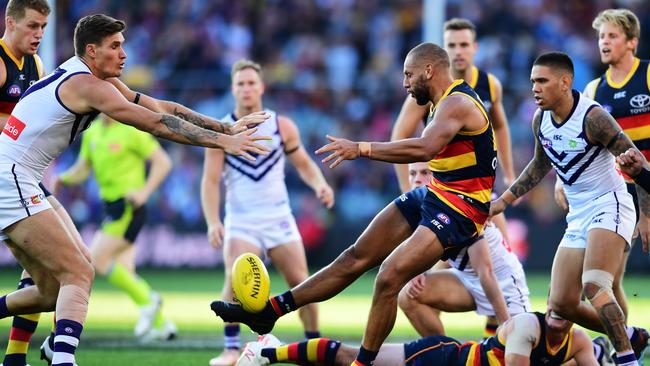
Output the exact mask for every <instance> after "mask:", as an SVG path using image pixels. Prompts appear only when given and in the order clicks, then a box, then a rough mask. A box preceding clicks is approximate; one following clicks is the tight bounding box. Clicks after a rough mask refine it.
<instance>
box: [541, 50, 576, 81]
mask: <svg viewBox="0 0 650 366" xmlns="http://www.w3.org/2000/svg"><path fill="white" fill-rule="evenodd" d="M537 65H540V66H548V67H550V68H553V69H560V70H563V71H566V72H568V73H569V74H571V76H573V61H571V57H569V55H567V54H566V53H564V52H559V51H553V52H546V53H543V54H541V55H539V57H537V58H536V59H535V62H533V66H537Z"/></svg>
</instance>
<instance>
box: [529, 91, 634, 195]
mask: <svg viewBox="0 0 650 366" xmlns="http://www.w3.org/2000/svg"><path fill="white" fill-rule="evenodd" d="M572 94H573V100H574V102H573V109H572V110H571V113H570V114H569V116H568V117H567V119H566V120H565V121H563V122H562V123H557V122H556V121H555V120H554V119H553V117H552V116H551V112H550V111H542V122H541V125H540V129H539V134H538V136H537V138H539V140H540V143H541V144H542V147H543V148H544V152H545V153H546V155H547V156H548V158H549V160H550V161H551V163H552V164H553V166H554V167H555V171H556V172H557V175H558V177H560V179H562V182H563V183H564V190H565V192H566V195H567V199H568V200H569V204H570V205H571V206H573V207H578V206H574V205H581V204H582V203H583V202H585V200H590V199H592V198H595V197H598V196H600V195H602V194H605V193H607V192H609V191H612V190H618V189H625V186H624V184H625V182H624V181H623V177H622V176H621V174H620V173H619V172H618V170H617V169H616V168H615V165H614V156H613V155H612V154H610V153H609V151H608V150H607V149H606V148H605V147H604V146H602V145H594V144H592V143H591V142H589V140H588V139H587V135H586V133H585V131H584V123H585V119H586V116H587V113H589V111H590V110H591V109H592V108H598V107H600V106H599V105H598V103H596V102H594V101H593V100H591V99H589V98H587V97H585V96H584V95H582V94H580V93H579V92H578V91H576V90H573V92H572Z"/></svg>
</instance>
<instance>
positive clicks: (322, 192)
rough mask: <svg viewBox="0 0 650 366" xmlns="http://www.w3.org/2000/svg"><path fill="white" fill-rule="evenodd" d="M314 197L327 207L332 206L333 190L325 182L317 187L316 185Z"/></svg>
mask: <svg viewBox="0 0 650 366" xmlns="http://www.w3.org/2000/svg"><path fill="white" fill-rule="evenodd" d="M315 191H316V197H318V199H319V200H320V202H321V203H322V204H323V205H325V207H327V208H332V207H333V206H334V191H333V190H332V187H330V186H329V184H327V183H325V184H323V185H321V186H319V187H316V189H315Z"/></svg>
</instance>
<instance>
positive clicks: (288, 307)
mask: <svg viewBox="0 0 650 366" xmlns="http://www.w3.org/2000/svg"><path fill="white" fill-rule="evenodd" d="M269 302H270V303H271V306H273V310H275V313H276V314H277V315H278V316H282V315H284V314H287V313H290V312H292V311H294V310H296V309H297V308H296V302H295V301H294V300H293V294H291V291H287V292H285V293H283V294H282V295H278V296H275V297H272V298H270V299H269Z"/></svg>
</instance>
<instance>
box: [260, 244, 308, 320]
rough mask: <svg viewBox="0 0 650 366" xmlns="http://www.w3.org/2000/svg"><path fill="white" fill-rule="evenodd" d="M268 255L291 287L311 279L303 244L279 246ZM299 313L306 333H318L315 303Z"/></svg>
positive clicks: (302, 308)
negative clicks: (308, 278)
mask: <svg viewBox="0 0 650 366" xmlns="http://www.w3.org/2000/svg"><path fill="white" fill-rule="evenodd" d="M268 254H269V257H270V258H271V261H272V262H273V265H275V267H276V268H277V269H278V271H280V273H282V276H283V277H284V280H285V281H286V282H287V285H289V287H293V286H296V285H298V284H300V283H301V282H302V281H304V280H306V279H307V277H309V270H308V269H307V258H306V257H305V248H304V247H303V245H302V242H297V241H296V242H291V243H287V244H284V245H279V246H277V247H274V248H272V249H270V250H269V251H268ZM298 313H299V315H300V320H301V321H302V325H303V327H304V329H305V331H307V332H318V306H317V305H316V304H315V303H311V304H308V305H305V306H303V307H301V308H300V309H299V310H298Z"/></svg>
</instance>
